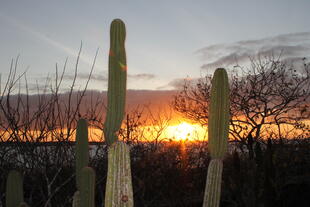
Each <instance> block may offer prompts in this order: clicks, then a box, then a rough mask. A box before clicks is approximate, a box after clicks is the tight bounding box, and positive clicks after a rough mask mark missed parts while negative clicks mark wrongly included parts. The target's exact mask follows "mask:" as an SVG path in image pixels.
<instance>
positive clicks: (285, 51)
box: [196, 32, 310, 69]
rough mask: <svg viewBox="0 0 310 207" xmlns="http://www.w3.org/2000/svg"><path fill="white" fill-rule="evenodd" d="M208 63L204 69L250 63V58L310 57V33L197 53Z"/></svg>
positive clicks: (276, 37)
mask: <svg viewBox="0 0 310 207" xmlns="http://www.w3.org/2000/svg"><path fill="white" fill-rule="evenodd" d="M196 54H198V55H199V56H200V57H201V58H202V60H204V61H206V63H205V64H203V65H202V66H201V68H202V69H214V68H217V67H229V66H233V65H236V64H240V63H245V62H247V61H249V57H255V56H269V55H275V56H279V55H281V57H282V58H283V59H291V60H293V59H296V58H301V57H308V56H309V54H310V32H301V33H291V34H282V35H277V36H274V37H268V38H263V39H257V40H245V41H239V42H234V43H227V44H216V45H210V46H207V47H204V48H202V49H199V50H198V51H196Z"/></svg>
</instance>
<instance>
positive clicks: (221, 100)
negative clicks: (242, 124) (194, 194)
mask: <svg viewBox="0 0 310 207" xmlns="http://www.w3.org/2000/svg"><path fill="white" fill-rule="evenodd" d="M228 130H229V85H228V77H227V73H226V71H225V69H222V68H219V69H217V70H216V71H215V72H214V76H213V79H212V87H211V101H210V105H209V121H208V142H209V144H208V146H209V152H210V155H211V162H210V164H209V167H208V175H207V184H206V190H205V195H204V201H203V206H204V207H218V206H219V205H220V195H221V181H222V170H223V158H224V154H225V152H226V150H227V141H228Z"/></svg>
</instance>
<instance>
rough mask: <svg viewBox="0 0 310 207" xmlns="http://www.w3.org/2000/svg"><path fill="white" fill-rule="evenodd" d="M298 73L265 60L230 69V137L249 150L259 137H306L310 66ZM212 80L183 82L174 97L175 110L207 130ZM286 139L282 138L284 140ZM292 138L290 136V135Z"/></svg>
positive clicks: (278, 62) (283, 64)
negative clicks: (182, 85) (191, 82)
mask: <svg viewBox="0 0 310 207" xmlns="http://www.w3.org/2000/svg"><path fill="white" fill-rule="evenodd" d="M302 61H303V64H302V66H301V67H300V68H297V66H294V65H293V64H289V63H288V62H285V61H281V60H280V58H274V57H265V58H257V59H251V67H250V68H242V67H240V66H235V68H234V70H232V71H230V88H231V92H230V101H231V109H230V113H231V120H230V137H231V138H232V139H231V140H233V141H238V142H241V143H244V144H246V145H251V146H249V147H252V144H253V141H257V140H259V139H260V138H263V137H270V136H274V137H278V138H280V139H281V138H285V136H289V135H288V132H290V133H292V132H293V133H294V136H298V137H309V135H310V131H309V126H307V125H306V124H305V122H304V121H305V120H307V119H309V117H310V116H309V114H310V112H309V111H308V109H307V107H308V106H309V101H310V100H309V97H310V64H309V63H306V59H305V58H304V59H303V60H302ZM210 87H211V76H206V77H205V78H204V79H200V80H199V81H198V83H196V84H195V85H191V84H190V83H189V82H185V84H184V87H183V89H182V90H181V91H180V92H179V93H178V95H176V96H175V99H174V104H173V106H174V108H175V109H176V110H177V111H178V112H180V113H182V114H183V115H185V116H186V117H188V118H190V119H192V120H195V121H197V122H199V123H201V124H203V125H207V124H208V104H209V100H210V97H209V91H210ZM283 133H285V135H284V134H283ZM290 136H292V134H290Z"/></svg>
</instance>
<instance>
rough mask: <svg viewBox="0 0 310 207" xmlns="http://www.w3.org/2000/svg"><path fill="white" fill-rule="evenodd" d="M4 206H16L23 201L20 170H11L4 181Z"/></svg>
mask: <svg viewBox="0 0 310 207" xmlns="http://www.w3.org/2000/svg"><path fill="white" fill-rule="evenodd" d="M5 197H6V207H18V206H20V205H21V204H22V203H24V191H23V177H22V175H21V174H20V172H18V171H16V170H12V171H10V172H9V175H8V178H7V181H6V194H5Z"/></svg>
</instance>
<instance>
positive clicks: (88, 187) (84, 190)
mask: <svg viewBox="0 0 310 207" xmlns="http://www.w3.org/2000/svg"><path fill="white" fill-rule="evenodd" d="M80 185H81V186H80V187H81V191H80V192H81V194H80V199H81V200H80V203H81V205H80V206H81V207H95V171H94V170H93V169H92V168H91V167H84V168H83V169H82V170H81V183H80Z"/></svg>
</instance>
